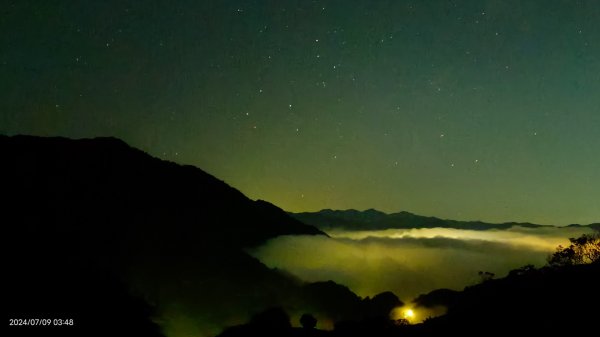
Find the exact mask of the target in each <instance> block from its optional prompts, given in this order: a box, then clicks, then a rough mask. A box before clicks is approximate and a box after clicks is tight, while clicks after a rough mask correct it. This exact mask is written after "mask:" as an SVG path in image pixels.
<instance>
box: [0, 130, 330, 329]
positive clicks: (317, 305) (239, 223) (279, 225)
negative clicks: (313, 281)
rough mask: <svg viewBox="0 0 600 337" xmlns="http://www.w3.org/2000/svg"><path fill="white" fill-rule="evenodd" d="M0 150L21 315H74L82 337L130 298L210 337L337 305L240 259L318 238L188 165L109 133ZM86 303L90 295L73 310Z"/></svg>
mask: <svg viewBox="0 0 600 337" xmlns="http://www.w3.org/2000/svg"><path fill="white" fill-rule="evenodd" d="M0 154H1V156H2V166H1V174H0V177H1V179H2V182H1V186H2V191H3V194H4V196H5V198H4V200H5V201H4V202H3V211H2V214H1V215H0V219H1V220H2V221H1V222H2V224H3V225H4V226H3V230H4V233H3V234H4V235H3V238H4V240H3V246H4V247H5V249H6V250H7V252H8V257H9V260H10V263H9V264H5V266H4V267H3V269H4V275H9V287H8V288H7V289H10V291H11V294H14V296H9V298H8V300H7V301H6V303H5V306H6V307H7V308H8V309H9V310H10V308H13V309H14V310H17V309H18V311H19V315H21V316H23V317H31V316H34V315H35V314H41V313H43V314H44V315H46V316H49V317H56V318H61V317H75V318H76V320H77V322H76V323H77V324H78V326H79V327H80V328H81V329H84V330H78V331H79V332H78V333H79V334H80V335H85V334H87V332H90V331H93V330H94V329H96V328H97V326H98V325H104V326H107V327H110V326H111V324H110V322H105V318H104V316H103V315H99V314H98V312H101V311H105V312H119V310H117V309H118V308H124V309H123V310H122V311H123V314H125V313H126V312H127V309H126V308H127V306H126V305H124V304H123V303H126V302H131V301H130V300H129V297H131V298H139V299H140V301H141V302H142V303H143V302H147V304H148V308H150V309H148V310H147V312H146V311H144V312H146V313H147V315H146V316H145V317H146V318H147V319H148V322H149V324H152V322H151V321H150V318H151V316H156V317H159V318H160V319H161V325H162V328H163V330H164V331H165V332H167V333H177V332H182V331H180V330H181V329H186V331H183V332H186V333H188V332H194V331H195V332H200V333H202V334H217V333H218V332H220V331H221V329H222V327H223V326H224V322H229V323H231V322H243V321H244V320H245V319H247V318H248V317H249V315H250V313H252V312H259V311H261V310H264V308H267V307H271V306H276V305H287V308H292V309H296V310H298V311H301V310H303V309H302V308H303V307H310V308H311V309H313V308H314V309H316V310H317V311H320V312H324V313H331V312H332V311H337V309H338V308H336V307H335V306H334V308H329V306H331V304H329V303H324V301H323V299H321V298H319V297H318V296H312V297H310V296H309V297H306V296H305V292H306V291H305V290H304V288H303V287H304V284H303V283H302V282H300V281H299V280H297V279H294V278H293V277H291V276H289V275H286V274H284V273H281V272H279V271H277V270H271V269H269V268H267V267H266V266H265V265H263V264H262V263H261V262H260V261H258V260H257V259H255V258H253V257H251V256H250V255H249V254H247V253H246V252H245V249H246V248H249V247H253V246H256V245H259V244H261V243H263V242H265V241H266V240H268V239H270V238H273V237H276V236H278V235H284V234H304V235H325V234H324V233H323V232H321V231H320V230H318V229H316V228H314V227H312V226H310V225H305V224H303V223H302V222H300V221H298V220H296V219H294V218H292V217H290V216H289V215H288V214H287V213H286V212H284V211H283V210H281V209H279V208H278V207H276V206H274V205H272V204H270V203H268V202H266V201H260V200H258V201H253V200H250V199H248V198H247V197H245V196H244V195H243V194H242V193H240V192H239V191H238V190H236V189H234V188H232V187H230V186H228V185H227V184H225V183H224V182H222V181H220V180H218V179H216V178H214V177H213V176H211V175H209V174H207V173H205V172H204V171H202V170H200V169H198V168H196V167H192V166H186V165H179V164H176V163H172V162H168V161H164V160H160V159H157V158H154V157H151V156H150V155H148V154H146V153H144V152H142V151H140V150H137V149H134V148H132V147H130V146H128V145H127V144H126V143H124V142H123V141H121V140H118V139H115V138H96V139H81V140H71V139H66V138H45V137H32V136H12V137H7V136H0ZM108 280H110V281H108ZM111 284H115V286H113V285H111ZM117 285H118V286H117ZM119 287H121V288H122V289H121V288H119ZM334 287H335V286H334ZM338 287H341V286H338ZM31 289H35V291H32V290H31ZM53 289H60V290H61V292H62V293H55V292H54V291H53ZM116 289H121V290H119V291H121V292H122V293H124V294H126V295H127V296H125V295H123V296H121V297H118V296H117V297H115V296H116V295H114V294H115V293H116V292H118V291H117V290H116ZM23 294H28V295H27V296H24V295H23ZM49 294H53V295H52V296H50V295H49ZM102 294H104V295H102ZM129 294H134V295H135V296H134V295H131V296H130V295H129ZM92 295H93V296H92ZM87 297H89V298H90V300H91V299H96V300H91V301H84V302H85V303H86V305H83V306H82V305H81V303H82V302H81V300H79V299H85V298H87ZM61 298H68V299H71V300H72V301H69V300H66V301H62V302H61V300H60V299H61ZM119 298H120V299H121V300H123V303H120V300H119ZM58 303H62V304H60V305H59V304H58ZM84 307H85V308H84ZM138 307H140V308H142V307H143V306H138ZM152 308H154V309H155V310H154V311H152V310H151V309H152ZM144 310H145V309H144ZM57 316H58V317H57ZM115 324H117V323H115ZM115 326H116V325H115ZM85 328H87V329H88V330H85ZM73 331H74V330H73ZM82 331H86V332H85V333H83V332H82ZM139 331H140V333H141V332H143V331H144V330H143V329H139ZM61 333H64V331H62V330H61Z"/></svg>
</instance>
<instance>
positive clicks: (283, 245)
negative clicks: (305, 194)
mask: <svg viewBox="0 0 600 337" xmlns="http://www.w3.org/2000/svg"><path fill="white" fill-rule="evenodd" d="M589 232H591V231H590V230H589V229H588V228H554V227H548V228H536V229H532V228H520V227H514V228H511V229H508V230H489V231H470V230H459V229H445V228H432V229H408V230H382V231H334V232H330V233H328V234H329V235H330V236H331V238H327V237H315V236H283V237H278V238H275V239H273V240H271V241H269V242H268V243H267V244H265V245H263V246H261V247H259V248H257V249H255V250H254V251H252V252H251V253H252V254H253V255H254V256H255V257H257V258H259V259H260V260H261V261H262V262H263V263H265V264H266V265H268V266H269V267H273V268H279V269H283V270H286V271H288V272H290V273H292V274H294V275H296V276H298V277H299V278H301V279H303V280H305V281H310V282H314V281H324V280H333V281H336V282H338V283H341V284H344V285H347V286H348V287H350V289H352V290H353V291H354V292H356V293H357V294H358V295H360V296H372V295H375V294H377V293H380V292H383V291H387V290H391V291H393V292H394V293H396V294H397V295H398V296H399V297H400V298H401V299H403V300H405V301H410V300H411V299H413V298H414V297H416V296H418V295H419V294H422V293H427V292H429V291H431V290H434V289H438V288H450V289H455V290H461V289H462V288H464V287H465V286H467V285H470V284H474V283H477V282H479V281H480V277H479V275H478V271H488V272H492V273H495V274H496V275H497V276H498V277H501V276H504V275H506V274H507V273H508V272H509V271H510V270H512V269H515V268H518V267H521V266H523V265H526V264H534V265H536V266H541V265H543V264H544V263H545V262H546V257H547V256H548V254H550V253H552V252H553V251H554V249H555V248H556V247H557V246H558V245H560V244H562V245H565V244H567V243H568V238H569V237H578V236H580V235H581V234H583V233H589Z"/></svg>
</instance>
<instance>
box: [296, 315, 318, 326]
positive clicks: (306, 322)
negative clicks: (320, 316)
mask: <svg viewBox="0 0 600 337" xmlns="http://www.w3.org/2000/svg"><path fill="white" fill-rule="evenodd" d="M300 324H301V325H302V327H303V328H305V329H314V328H315V327H316V326H317V319H316V318H315V316H313V315H311V314H304V315H302V317H300Z"/></svg>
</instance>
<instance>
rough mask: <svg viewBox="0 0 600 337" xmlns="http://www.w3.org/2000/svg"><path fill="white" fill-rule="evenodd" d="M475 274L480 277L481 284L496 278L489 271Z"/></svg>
mask: <svg viewBox="0 0 600 337" xmlns="http://www.w3.org/2000/svg"><path fill="white" fill-rule="evenodd" d="M477 274H479V277H481V283H483V282H486V281H489V280H491V279H493V278H494V277H495V276H496V274H494V273H490V272H489V271H479V272H478V273H477Z"/></svg>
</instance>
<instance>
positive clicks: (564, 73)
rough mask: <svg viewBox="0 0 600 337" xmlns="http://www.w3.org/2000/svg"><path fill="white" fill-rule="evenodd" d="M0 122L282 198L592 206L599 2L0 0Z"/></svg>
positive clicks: (365, 204)
mask: <svg viewBox="0 0 600 337" xmlns="http://www.w3.org/2000/svg"><path fill="white" fill-rule="evenodd" d="M0 10H1V14H0V33H1V34H0V98H1V99H0V133H3V134H9V135H13V134H34V135H45V136H67V137H75V138H81V137H94V136H115V137H119V138H122V139H123V140H125V141H126V142H128V143H129V144H130V145H132V146H135V147H139V148H141V149H143V150H145V151H147V152H149V153H151V154H152V155H155V156H158V157H160V158H164V159H168V160H172V161H176V162H179V163H185V164H192V165H195V166H198V167H200V168H202V169H204V170H206V171H207V172H209V173H211V174H213V175H215V176H216V177H218V178H219V179H222V180H225V181H226V182H227V183H228V184H230V185H232V186H234V187H236V188H238V189H240V190H241V191H242V192H243V193H245V194H247V195H248V196H249V197H251V198H260V199H265V200H268V201H270V202H273V203H274V204H276V205H278V206H280V207H282V208H284V209H286V210H288V211H315V210H319V209H322V208H333V209H346V208H357V209H366V208H376V209H379V210H382V211H388V212H395V211H400V210H406V211H410V212H414V213H418V214H423V215H432V216H438V217H443V218H453V219H460V220H463V219H469V220H473V219H481V220H485V221H494V222H501V221H531V222H537V223H543V224H569V223H590V222H597V221H599V220H600V2H598V1H595V0H589V1H574V0H564V1H553V0H543V1H498V0H494V1H491V0H490V1H485V0H482V1H366V0H365V1H356V0H344V1H308V0H306V1H283V0H272V1H246V0H244V1H239V0H238V1H162V2H159V1H123V0H119V1H114V0H110V1H50V0H45V1H27V0H15V1H5V2H3V5H2V6H1V8H0Z"/></svg>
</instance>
